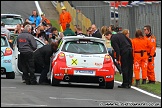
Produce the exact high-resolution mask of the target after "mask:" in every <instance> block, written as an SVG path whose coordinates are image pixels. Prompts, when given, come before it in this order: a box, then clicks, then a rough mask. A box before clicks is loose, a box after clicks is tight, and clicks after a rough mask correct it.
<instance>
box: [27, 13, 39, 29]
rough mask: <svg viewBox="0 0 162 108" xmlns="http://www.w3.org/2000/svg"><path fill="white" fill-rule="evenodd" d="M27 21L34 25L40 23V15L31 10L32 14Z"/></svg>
mask: <svg viewBox="0 0 162 108" xmlns="http://www.w3.org/2000/svg"><path fill="white" fill-rule="evenodd" d="M29 21H31V23H35V24H36V27H37V26H38V25H39V24H40V23H41V17H40V16H39V15H38V13H37V11H36V10H33V12H32V15H31V16H29Z"/></svg>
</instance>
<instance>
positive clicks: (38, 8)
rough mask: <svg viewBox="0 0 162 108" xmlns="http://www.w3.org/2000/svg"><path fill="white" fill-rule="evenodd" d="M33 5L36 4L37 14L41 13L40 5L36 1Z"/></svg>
mask: <svg viewBox="0 0 162 108" xmlns="http://www.w3.org/2000/svg"><path fill="white" fill-rule="evenodd" d="M35 5H36V7H37V10H38V12H39V15H41V13H42V10H41V8H40V6H39V3H38V1H35Z"/></svg>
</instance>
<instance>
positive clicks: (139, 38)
mask: <svg viewBox="0 0 162 108" xmlns="http://www.w3.org/2000/svg"><path fill="white" fill-rule="evenodd" d="M132 48H133V57H134V75H135V79H136V84H135V86H138V85H139V84H140V68H141V70H142V84H146V79H147V64H148V56H147V49H149V50H151V52H150V55H151V56H153V55H154V47H153V46H152V44H151V43H150V42H149V40H148V39H147V38H146V37H144V36H143V34H142V31H141V30H136V33H135V38H134V39H132Z"/></svg>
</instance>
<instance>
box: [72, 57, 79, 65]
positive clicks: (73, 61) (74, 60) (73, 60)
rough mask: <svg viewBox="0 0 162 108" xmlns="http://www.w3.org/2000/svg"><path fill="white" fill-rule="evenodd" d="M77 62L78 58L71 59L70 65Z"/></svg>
mask: <svg viewBox="0 0 162 108" xmlns="http://www.w3.org/2000/svg"><path fill="white" fill-rule="evenodd" d="M77 64H78V60H77V59H75V58H73V59H71V65H74V66H76V65H77Z"/></svg>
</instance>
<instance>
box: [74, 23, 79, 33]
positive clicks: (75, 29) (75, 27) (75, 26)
mask: <svg viewBox="0 0 162 108" xmlns="http://www.w3.org/2000/svg"><path fill="white" fill-rule="evenodd" d="M78 27H79V25H74V31H75V32H74V33H75V34H76V35H77V28H78Z"/></svg>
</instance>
